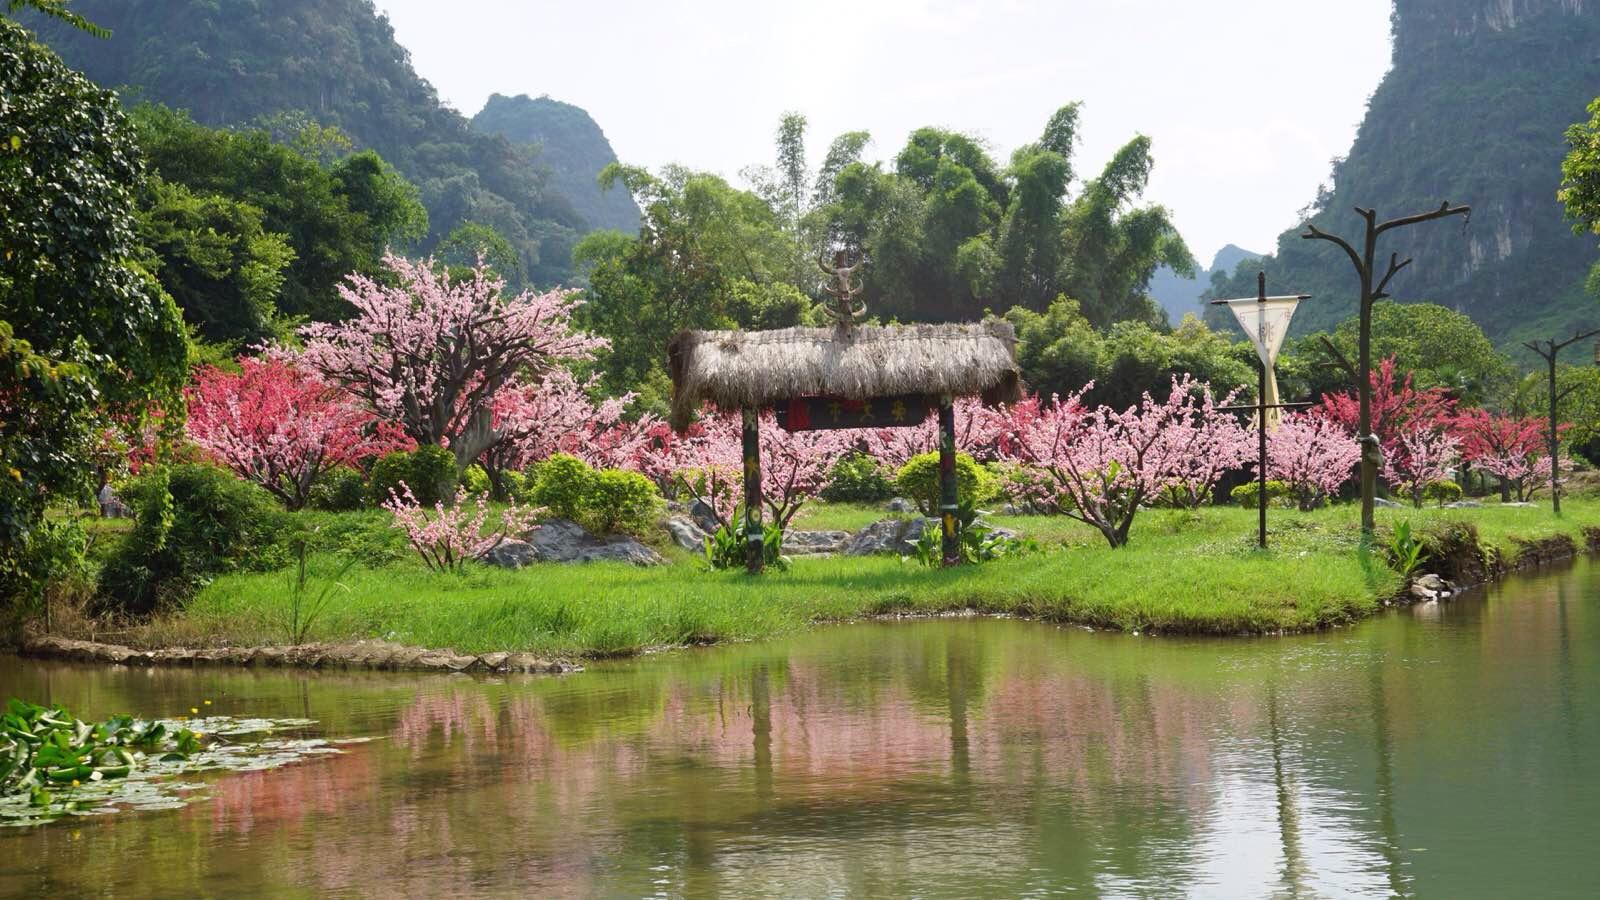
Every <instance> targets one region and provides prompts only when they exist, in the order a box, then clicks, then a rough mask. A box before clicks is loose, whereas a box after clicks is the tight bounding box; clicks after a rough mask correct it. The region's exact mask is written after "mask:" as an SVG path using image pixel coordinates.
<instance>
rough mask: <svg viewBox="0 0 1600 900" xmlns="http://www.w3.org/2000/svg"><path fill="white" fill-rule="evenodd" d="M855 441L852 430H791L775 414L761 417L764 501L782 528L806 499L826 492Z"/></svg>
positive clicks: (774, 519) (776, 522)
mask: <svg viewBox="0 0 1600 900" xmlns="http://www.w3.org/2000/svg"><path fill="white" fill-rule="evenodd" d="M854 445H855V435H852V434H851V433H850V432H849V431H826V430H822V431H788V430H785V429H783V428H780V427H778V423H777V420H776V419H775V418H773V417H772V415H771V414H767V415H765V416H762V421H761V503H762V505H763V506H765V507H766V509H767V512H768V513H770V514H771V519H772V522H773V523H774V524H776V525H777V526H778V528H779V530H781V531H788V530H789V523H790V521H792V520H793V519H794V516H795V513H798V512H799V511H800V508H801V507H802V506H804V505H805V504H806V501H808V500H810V499H812V498H813V497H815V496H817V495H818V494H820V493H822V489H823V488H824V487H827V485H828V472H829V470H830V469H831V468H832V467H833V463H834V461H835V460H837V459H838V458H839V457H841V456H843V455H844V454H845V453H847V452H848V451H849V450H850V449H851V448H852V447H853V446H854Z"/></svg>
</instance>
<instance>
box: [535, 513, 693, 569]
mask: <svg viewBox="0 0 1600 900" xmlns="http://www.w3.org/2000/svg"><path fill="white" fill-rule="evenodd" d="M527 543H528V544H529V546H531V547H532V548H533V553H534V558H535V559H537V560H538V561H540V562H595V561H597V560H615V561H617V562H626V563H633V564H634V565H636V566H655V565H660V564H661V563H663V562H666V560H664V559H662V558H661V554H659V553H657V552H655V551H654V550H651V549H650V548H649V547H646V546H645V545H643V544H641V543H639V542H638V541H636V540H634V539H633V538H630V537H622V536H620V535H611V536H608V537H604V538H598V537H595V536H594V535H592V534H590V533H589V532H587V531H584V530H583V526H581V525H579V524H578V523H576V522H569V521H567V520H566V519H552V520H551V521H549V522H546V523H544V524H543V525H540V526H539V527H538V528H535V529H534V530H533V531H532V532H531V533H530V534H529V535H528V540H527Z"/></svg>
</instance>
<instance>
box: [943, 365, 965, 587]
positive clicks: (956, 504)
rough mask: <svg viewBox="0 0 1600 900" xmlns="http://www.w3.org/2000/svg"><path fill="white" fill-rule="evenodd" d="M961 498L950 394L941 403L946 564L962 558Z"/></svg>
mask: <svg viewBox="0 0 1600 900" xmlns="http://www.w3.org/2000/svg"><path fill="white" fill-rule="evenodd" d="M960 510H961V501H960V499H959V497H958V496H957V492H956V410H955V406H953V405H952V404H951V402H950V398H948V397H946V398H943V399H942V400H941V401H940V403H939V530H940V533H941V535H942V536H943V538H944V539H943V541H942V542H941V543H942V545H943V550H944V564H945V565H947V566H953V565H956V564H958V563H960V562H961V549H960V545H959V544H958V543H957V542H956V513H958V512H959V511H960Z"/></svg>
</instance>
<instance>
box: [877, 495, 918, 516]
mask: <svg viewBox="0 0 1600 900" xmlns="http://www.w3.org/2000/svg"><path fill="white" fill-rule="evenodd" d="M883 508H884V509H886V510H888V511H889V512H892V513H915V512H916V511H917V504H916V501H914V500H908V499H906V498H905V497H896V498H894V499H893V500H890V501H889V502H888V503H885V504H884V505H883Z"/></svg>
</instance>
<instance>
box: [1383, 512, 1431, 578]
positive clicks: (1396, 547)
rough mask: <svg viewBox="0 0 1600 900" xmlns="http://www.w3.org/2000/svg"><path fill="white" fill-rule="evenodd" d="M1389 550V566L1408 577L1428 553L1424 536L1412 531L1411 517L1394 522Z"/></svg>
mask: <svg viewBox="0 0 1600 900" xmlns="http://www.w3.org/2000/svg"><path fill="white" fill-rule="evenodd" d="M1388 550H1389V567H1390V568H1391V569H1394V570H1395V571H1396V572H1399V573H1400V574H1401V575H1402V576H1403V577H1406V578H1410V577H1411V573H1412V572H1415V571H1416V570H1417V566H1419V565H1421V564H1422V560H1423V558H1424V557H1425V556H1426V555H1427V548H1426V545H1425V543H1424V542H1423V540H1422V538H1420V537H1417V536H1415V535H1413V534H1412V533H1411V520H1410V519H1401V520H1400V521H1398V522H1396V523H1395V524H1394V529H1393V530H1392V531H1391V532H1390V535H1389V547H1388Z"/></svg>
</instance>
